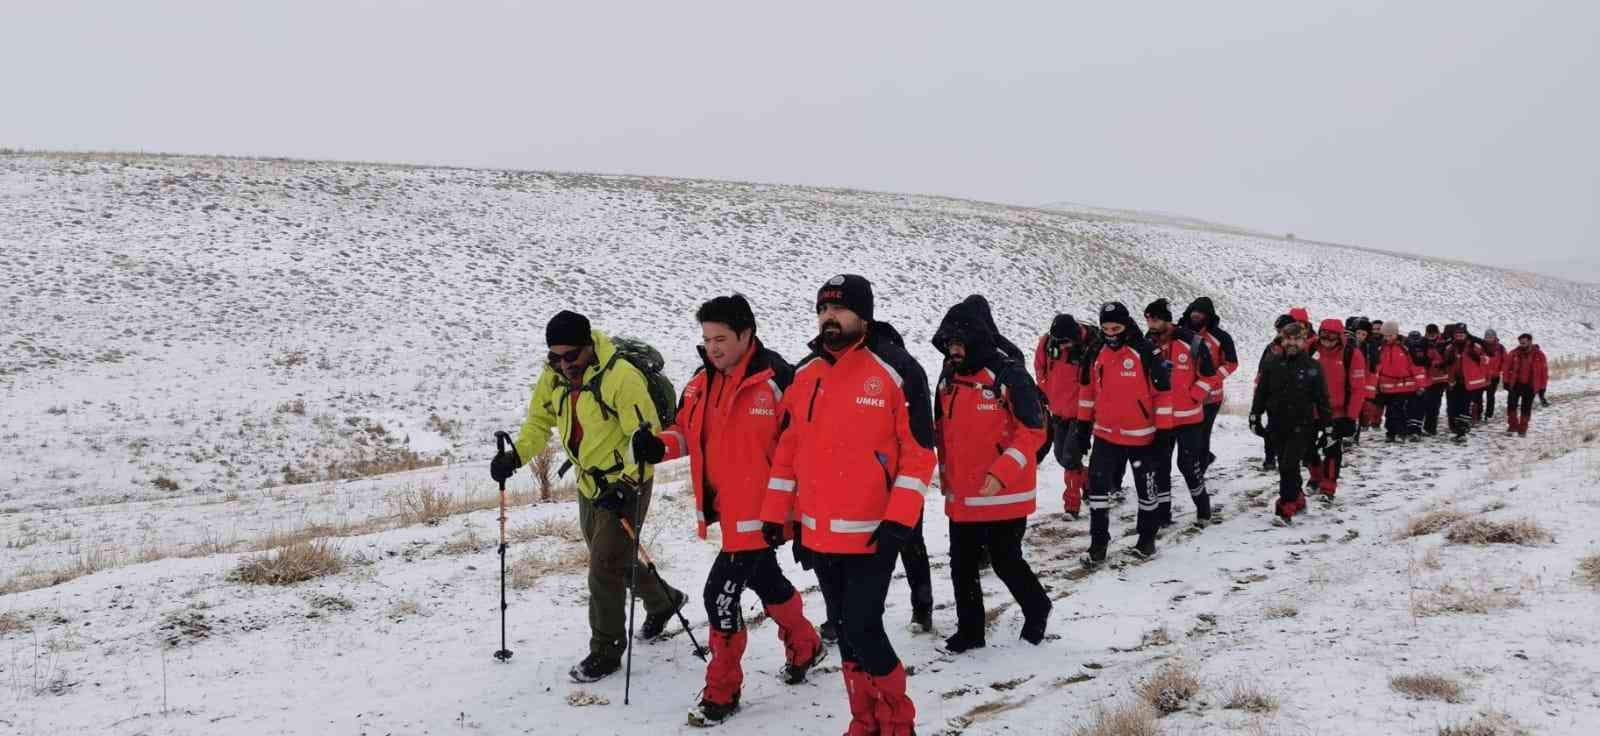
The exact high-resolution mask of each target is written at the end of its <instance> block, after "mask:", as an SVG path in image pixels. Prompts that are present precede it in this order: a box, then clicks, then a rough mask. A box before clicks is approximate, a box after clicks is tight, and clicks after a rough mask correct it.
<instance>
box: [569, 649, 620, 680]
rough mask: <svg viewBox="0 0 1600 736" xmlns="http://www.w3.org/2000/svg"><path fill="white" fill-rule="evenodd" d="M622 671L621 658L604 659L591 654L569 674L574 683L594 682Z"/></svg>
mask: <svg viewBox="0 0 1600 736" xmlns="http://www.w3.org/2000/svg"><path fill="white" fill-rule="evenodd" d="M620 669H622V658H621V657H603V656H601V655H598V654H591V655H589V656H587V657H584V658H583V661H582V662H579V663H578V664H577V665H574V666H573V668H572V669H571V670H569V671H568V672H567V676H568V677H571V678H572V681H573V682H594V681H595V680H599V679H601V678H604V677H605V676H606V675H610V674H614V673H615V672H616V671H617V670H620Z"/></svg>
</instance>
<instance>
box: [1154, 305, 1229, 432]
mask: <svg viewBox="0 0 1600 736" xmlns="http://www.w3.org/2000/svg"><path fill="white" fill-rule="evenodd" d="M1155 343H1156V349H1157V350H1159V351H1160V354H1161V357H1162V359H1164V360H1166V361H1167V365H1168V366H1170V369H1169V370H1170V371H1171V378H1170V380H1171V382H1172V387H1171V389H1169V392H1168V399H1167V401H1166V402H1165V404H1164V405H1162V406H1160V407H1158V408H1157V409H1156V428H1157V429H1172V428H1173V427H1186V426H1188V425H1191V424H1199V423H1200V422H1203V421H1205V419H1206V413H1205V408H1206V407H1205V405H1206V403H1207V402H1209V401H1210V399H1211V394H1212V391H1214V390H1215V389H1217V388H1219V387H1221V386H1222V376H1221V375H1219V374H1218V373H1217V370H1216V368H1214V367H1213V364H1212V362H1211V349H1210V347H1209V346H1208V345H1207V344H1206V342H1205V341H1204V340H1203V339H1201V337H1200V336H1199V335H1197V334H1195V333H1194V332H1191V331H1189V330H1187V329H1184V328H1182V327H1168V328H1167V333H1166V334H1165V335H1161V336H1160V337H1158V338H1155Z"/></svg>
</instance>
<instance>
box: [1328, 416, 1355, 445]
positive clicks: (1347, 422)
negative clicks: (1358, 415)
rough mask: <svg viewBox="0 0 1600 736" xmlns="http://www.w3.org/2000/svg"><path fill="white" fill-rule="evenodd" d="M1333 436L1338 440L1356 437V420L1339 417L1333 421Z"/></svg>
mask: <svg viewBox="0 0 1600 736" xmlns="http://www.w3.org/2000/svg"><path fill="white" fill-rule="evenodd" d="M1333 436H1335V437H1338V438H1339V439H1341V440H1342V439H1344V438H1346V437H1354V436H1356V420H1354V419H1350V418H1348V417H1340V418H1338V419H1335V420H1334V421H1333Z"/></svg>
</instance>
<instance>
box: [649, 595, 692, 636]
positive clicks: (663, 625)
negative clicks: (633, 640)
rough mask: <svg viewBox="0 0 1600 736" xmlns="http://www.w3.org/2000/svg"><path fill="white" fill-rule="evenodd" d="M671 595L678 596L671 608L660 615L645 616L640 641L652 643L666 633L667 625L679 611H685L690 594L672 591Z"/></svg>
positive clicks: (650, 614) (673, 600)
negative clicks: (684, 607)
mask: <svg viewBox="0 0 1600 736" xmlns="http://www.w3.org/2000/svg"><path fill="white" fill-rule="evenodd" d="M669 594H670V595H673V596H676V597H675V598H673V599H672V606H671V607H669V608H667V610H665V611H661V612H658V613H647V614H645V617H644V623H643V624H640V626H639V639H640V640H641V641H651V640H653V639H656V638H658V637H660V636H661V634H663V633H664V632H666V630H667V623H668V622H670V621H672V617H673V616H675V615H677V613H678V611H680V610H683V606H684V604H687V603H688V602H689V594H688V593H685V592H683V591H679V590H671V591H670V592H669Z"/></svg>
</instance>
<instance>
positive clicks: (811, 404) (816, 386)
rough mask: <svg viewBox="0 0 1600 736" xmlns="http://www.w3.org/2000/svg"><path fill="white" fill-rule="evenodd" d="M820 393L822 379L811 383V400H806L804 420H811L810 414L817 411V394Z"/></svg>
mask: <svg viewBox="0 0 1600 736" xmlns="http://www.w3.org/2000/svg"><path fill="white" fill-rule="evenodd" d="M819 393H822V381H821V380H820V379H819V380H818V381H817V382H816V383H813V384H811V400H810V401H807V402H806V421H807V422H810V421H811V415H812V414H814V413H816V411H817V394H819Z"/></svg>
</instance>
